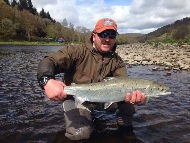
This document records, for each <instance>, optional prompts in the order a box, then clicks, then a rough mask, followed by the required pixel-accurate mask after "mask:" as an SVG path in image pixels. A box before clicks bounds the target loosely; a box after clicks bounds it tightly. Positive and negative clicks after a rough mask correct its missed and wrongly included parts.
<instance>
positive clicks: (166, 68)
mask: <svg viewBox="0 0 190 143" xmlns="http://www.w3.org/2000/svg"><path fill="white" fill-rule="evenodd" d="M171 69H172V68H171V67H165V68H164V70H171Z"/></svg>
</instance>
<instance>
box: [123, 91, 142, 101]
mask: <svg viewBox="0 0 190 143" xmlns="http://www.w3.org/2000/svg"><path fill="white" fill-rule="evenodd" d="M144 100H145V94H144V93H141V92H140V91H139V90H136V91H133V92H132V96H131V95H130V93H127V95H126V98H125V102H127V103H129V104H138V103H140V102H144Z"/></svg>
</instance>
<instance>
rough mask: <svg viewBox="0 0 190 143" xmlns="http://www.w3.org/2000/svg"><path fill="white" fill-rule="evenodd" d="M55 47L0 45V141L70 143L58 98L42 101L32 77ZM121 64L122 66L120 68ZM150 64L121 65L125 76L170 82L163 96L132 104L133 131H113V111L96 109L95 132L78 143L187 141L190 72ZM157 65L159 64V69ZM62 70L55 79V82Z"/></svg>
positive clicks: (114, 124)
mask: <svg viewBox="0 0 190 143" xmlns="http://www.w3.org/2000/svg"><path fill="white" fill-rule="evenodd" d="M61 48H62V47H61V46H0V59H1V61H0V111H1V112H0V117H1V119H0V142H1V143H4V142H12V143H15V142H18V143H22V142H23V143H25V142H40V143H41V142H50V143H61V142H66V143H70V142H71V141H70V140H69V139H67V138H66V137H65V135H64V133H65V123H64V116H63V110H62V106H61V102H53V101H50V100H48V99H47V97H46V95H45V93H44V91H42V90H41V88H40V87H39V86H38V82H37V79H36V71H37V65H38V63H39V61H40V60H41V59H42V58H43V57H44V56H45V55H47V54H49V53H51V52H54V51H57V50H59V49H61ZM126 67H127V66H126ZM153 67H155V66H153V65H152V66H133V67H132V68H127V70H128V74H129V77H139V78H145V79H149V80H154V81H158V82H161V83H164V84H166V85H168V86H170V91H171V92H172V94H171V95H169V96H162V97H158V98H150V100H149V103H148V104H147V105H143V106H138V110H137V113H136V114H135V115H134V121H133V130H132V131H128V132H126V133H117V126H116V124H117V123H116V116H115V114H113V113H112V114H111V113H110V114H106V113H105V112H97V114H98V117H99V130H98V131H97V133H96V134H94V135H92V137H91V138H90V139H87V140H81V141H76V142H81V143H88V142H92V143H96V142H98V143H107V142H109V143H115V142H119V143H124V142H125V143H126V142H137V143H146V142H152V143H154V142H158V143H162V142H163V143H174V142H175V143H189V142H190V115H189V112H190V72H187V71H170V73H171V75H170V74H167V72H168V71H164V70H159V71H152V68H153ZM161 69H163V67H161ZM61 77H62V74H60V75H57V76H56V79H58V80H61Z"/></svg>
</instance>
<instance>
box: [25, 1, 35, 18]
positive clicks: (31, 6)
mask: <svg viewBox="0 0 190 143" xmlns="http://www.w3.org/2000/svg"><path fill="white" fill-rule="evenodd" d="M27 2H28V10H29V11H30V13H32V14H34V15H36V14H37V10H36V8H34V7H33V4H32V1H31V0H28V1H27Z"/></svg>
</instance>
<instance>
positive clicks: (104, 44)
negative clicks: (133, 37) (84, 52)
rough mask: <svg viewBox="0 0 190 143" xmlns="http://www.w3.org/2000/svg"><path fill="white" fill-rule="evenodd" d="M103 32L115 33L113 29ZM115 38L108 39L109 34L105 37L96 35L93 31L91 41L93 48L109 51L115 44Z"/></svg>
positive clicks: (103, 51) (104, 51)
mask: <svg viewBox="0 0 190 143" xmlns="http://www.w3.org/2000/svg"><path fill="white" fill-rule="evenodd" d="M103 32H105V33H116V32H115V31H114V30H109V29H108V30H105V31H103ZM115 40H116V38H114V39H110V38H109V35H108V36H107V37H105V38H101V37H100V36H98V33H93V41H94V45H95V48H96V49H97V50H98V51H99V52H101V53H108V52H109V51H111V50H112V49H113V47H114V45H115Z"/></svg>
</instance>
